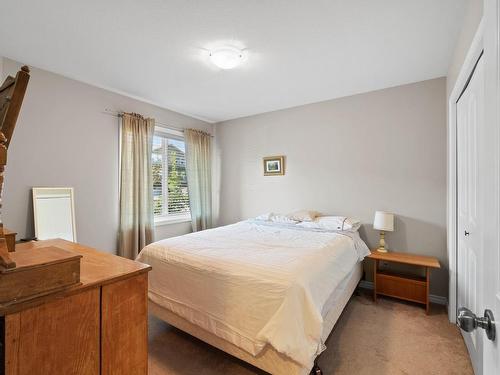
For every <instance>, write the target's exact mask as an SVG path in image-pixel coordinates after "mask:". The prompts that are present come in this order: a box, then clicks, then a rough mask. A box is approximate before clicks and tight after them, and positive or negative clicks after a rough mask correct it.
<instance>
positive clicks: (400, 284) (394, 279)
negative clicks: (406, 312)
mask: <svg viewBox="0 0 500 375" xmlns="http://www.w3.org/2000/svg"><path fill="white" fill-rule="evenodd" d="M368 258H370V259H373V261H374V263H375V264H374V267H373V299H374V301H377V295H382V296H389V297H394V298H399V299H402V300H405V301H411V302H416V303H420V304H423V305H425V312H426V313H427V314H429V287H430V278H429V276H430V271H431V269H432V268H441V265H440V264H439V260H438V259H437V258H434V257H429V256H422V255H415V254H409V253H396V252H388V253H380V252H378V251H376V250H374V251H372V253H371V254H370V255H368ZM380 262H388V263H399V264H406V265H411V266H415V267H423V268H424V269H425V276H423V277H420V276H414V275H410V274H406V275H405V274H402V273H397V272H392V271H388V270H383V271H382V270H380V269H379V263H380Z"/></svg>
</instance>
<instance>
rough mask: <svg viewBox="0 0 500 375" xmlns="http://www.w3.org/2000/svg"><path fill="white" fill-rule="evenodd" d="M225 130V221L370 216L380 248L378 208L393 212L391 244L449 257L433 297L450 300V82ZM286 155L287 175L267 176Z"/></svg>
mask: <svg viewBox="0 0 500 375" xmlns="http://www.w3.org/2000/svg"><path fill="white" fill-rule="evenodd" d="M216 132H217V138H218V139H217V142H218V145H219V153H220V159H221V179H222V180H221V197H220V199H221V212H220V221H221V224H227V223H232V222H235V221H237V220H240V219H245V218H249V217H252V216H255V215H258V214H261V213H264V212H270V211H274V212H281V213H287V212H290V211H292V210H295V209H301V208H311V209H318V210H320V211H322V212H324V213H329V214H339V215H349V216H354V217H357V218H359V219H361V220H362V221H363V222H364V223H365V224H367V225H364V227H363V228H362V229H361V235H362V237H363V238H364V239H365V240H366V241H367V242H368V244H369V245H370V246H372V247H373V246H375V245H376V243H377V239H378V237H377V236H378V234H377V232H375V231H374V230H373V229H372V227H371V224H370V223H371V222H372V220H373V215H374V212H375V210H387V211H392V212H394V213H395V214H396V224H395V225H396V231H395V232H393V233H389V234H388V235H387V237H386V239H387V242H388V244H389V247H390V248H391V249H393V250H399V251H411V252H416V253H420V254H428V255H435V256H437V257H439V259H440V260H441V262H442V264H443V266H444V267H443V269H442V270H440V271H437V272H434V273H433V275H432V289H431V293H433V294H436V295H440V296H447V294H448V286H447V285H448V275H447V259H446V258H447V256H446V220H445V219H446V218H445V208H446V80H445V79H444V78H439V79H434V80H430V81H424V82H419V83H415V84H410V85H405V86H400V87H396V88H390V89H385V90H381V91H375V92H370V93H366V94H360V95H355V96H351V97H346V98H341V99H336V100H331V101H326V102H321V103H316V104H310V105H305V106H301V107H296V108H291V109H286V110H282V111H276V112H271V113H266V114H261V115H257V116H251V117H247V118H242V119H237V120H233V121H228V122H223V123H220V124H217V126H216ZM280 154H283V155H286V175H285V176H282V177H276V176H273V177H264V176H263V172H262V157H263V156H268V155H280ZM370 276H371V274H370ZM368 278H370V277H368Z"/></svg>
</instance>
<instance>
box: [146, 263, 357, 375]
mask: <svg viewBox="0 0 500 375" xmlns="http://www.w3.org/2000/svg"><path fill="white" fill-rule="evenodd" d="M362 274H363V268H362V263H361V262H359V263H358V264H356V266H355V268H354V270H353V272H351V274H350V276H349V279H348V282H347V284H346V285H345V290H344V291H343V293H342V294H341V296H339V298H338V299H337V303H336V304H335V305H334V307H333V308H332V309H331V310H330V311H329V312H328V314H327V315H326V317H325V320H324V323H323V334H322V337H321V338H322V340H323V342H326V340H327V338H328V336H329V335H330V333H331V332H332V330H333V327H334V326H335V323H336V322H337V320H338V319H339V317H340V314H341V313H342V311H343V310H344V307H345V306H346V305H347V302H349V299H350V298H351V296H352V294H353V293H354V291H355V290H356V287H357V285H358V283H359V281H360V280H361V276H362ZM149 310H150V312H151V313H152V314H153V315H155V316H156V317H158V318H159V319H161V320H163V321H165V322H166V323H168V324H170V325H172V326H174V327H176V328H178V329H180V330H181V331H184V332H187V333H189V334H190V335H192V336H194V337H196V338H198V339H200V340H202V341H204V342H206V343H207V344H209V345H212V346H214V347H216V348H218V349H220V350H222V351H224V352H226V353H228V354H230V355H232V356H234V357H237V358H239V359H241V360H242V361H244V362H247V363H249V364H251V365H253V366H255V367H258V368H260V369H261V370H264V371H266V372H268V373H270V374H273V375H308V374H310V373H311V374H314V375H321V374H322V371H321V369H320V367H319V365H318V364H317V362H316V361H315V364H314V367H313V368H312V369H307V368H304V367H302V366H301V365H300V364H298V363H297V362H295V361H293V360H292V359H290V358H289V357H287V356H285V355H284V354H281V353H279V352H278V351H276V350H275V349H274V348H273V347H272V346H270V345H267V346H266V347H265V348H264V349H263V350H262V352H260V353H259V355H257V356H253V355H251V354H250V353H248V352H246V351H244V350H243V349H241V348H239V347H237V346H236V345H234V344H232V343H230V342H229V341H226V340H224V339H222V338H220V337H218V336H216V335H214V334H213V333H210V332H208V331H206V330H204V329H202V328H200V327H198V326H196V325H195V324H193V323H191V322H189V321H187V320H186V319H184V318H182V317H181V316H179V315H177V314H175V313H173V312H172V311H170V310H168V309H166V308H164V307H162V306H160V305H158V304H156V303H154V302H153V301H151V300H150V301H149ZM316 359H317V358H316Z"/></svg>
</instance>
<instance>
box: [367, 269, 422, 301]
mask: <svg viewBox="0 0 500 375" xmlns="http://www.w3.org/2000/svg"><path fill="white" fill-rule="evenodd" d="M376 277H377V280H376V286H377V291H376V293H377V294H382V295H385V296H390V297H397V298H400V299H404V300H407V301H413V302H419V303H424V304H425V303H427V283H426V281H425V279H424V278H420V277H408V276H405V277H401V276H398V275H396V274H390V273H381V272H379V273H377V276H376Z"/></svg>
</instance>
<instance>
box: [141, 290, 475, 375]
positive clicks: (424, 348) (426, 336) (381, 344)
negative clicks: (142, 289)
mask: <svg viewBox="0 0 500 375" xmlns="http://www.w3.org/2000/svg"><path fill="white" fill-rule="evenodd" d="M149 336H150V337H149V374H150V375H215V374H217V375H221V374H230V375H252V374H261V375H262V374H264V372H262V371H260V370H257V369H255V368H253V367H252V366H250V365H247V364H245V363H243V362H241V361H239V360H238V359H236V358H233V357H231V356H229V355H227V354H225V353H223V352H222V351H219V350H217V349H215V348H213V347H211V346H209V345H207V344H205V343H203V342H201V341H199V340H197V339H195V338H193V337H191V336H189V335H188V334H185V333H183V332H181V331H179V330H177V329H175V328H173V327H171V326H169V325H167V324H166V323H164V322H162V321H160V320H158V319H156V318H154V317H151V318H150V334H149ZM326 345H327V347H328V349H327V350H326V351H325V352H323V353H322V354H321V356H320V360H319V363H320V366H321V368H322V369H323V372H324V374H326V375H333V374H335V375H353V374H356V375H357V374H360V375H364V374H370V375H374V374H375V375H392V374H398V375H399V374H404V375H413V374H415V375H423V374H425V375H432V374H446V375H448V374H449V375H452V374H453V375H458V374H467V375H469V374H473V372H472V368H471V364H470V361H469V358H468V355H467V350H466V348H465V345H464V343H463V340H462V338H461V336H460V332H459V331H458V328H457V327H456V326H454V325H452V324H450V323H448V319H447V316H446V311H445V309H444V307H443V306H433V308H432V310H431V315H429V316H427V315H425V312H424V310H423V309H422V308H421V307H419V306H415V305H413V304H406V303H402V302H398V301H395V300H391V299H380V300H379V302H378V303H377V304H374V303H373V302H372V300H371V298H370V295H368V294H366V293H363V294H361V295H355V296H353V297H352V298H351V301H350V302H349V304H348V305H347V306H346V308H345V310H344V312H343V314H342V316H341V317H340V319H339V321H338V322H337V325H336V326H335V328H334V331H333V333H332V334H331V335H330V338H329V339H328V341H327V343H326Z"/></svg>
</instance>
